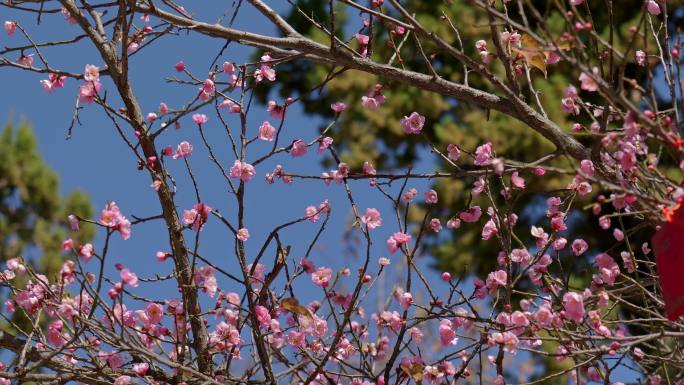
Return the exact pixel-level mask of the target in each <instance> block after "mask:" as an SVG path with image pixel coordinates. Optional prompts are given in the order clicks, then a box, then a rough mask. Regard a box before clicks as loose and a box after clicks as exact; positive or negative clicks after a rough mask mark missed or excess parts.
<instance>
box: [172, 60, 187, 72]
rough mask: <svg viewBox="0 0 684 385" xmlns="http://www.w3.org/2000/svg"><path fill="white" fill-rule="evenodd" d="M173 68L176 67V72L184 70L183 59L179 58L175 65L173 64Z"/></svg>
mask: <svg viewBox="0 0 684 385" xmlns="http://www.w3.org/2000/svg"><path fill="white" fill-rule="evenodd" d="M174 68H176V71H177V72H183V71H185V63H184V62H183V60H181V61H179V62H178V63H176V65H174Z"/></svg>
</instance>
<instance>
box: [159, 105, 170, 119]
mask: <svg viewBox="0 0 684 385" xmlns="http://www.w3.org/2000/svg"><path fill="white" fill-rule="evenodd" d="M168 113H169V106H167V105H166V103H164V102H161V103H159V114H160V115H161V116H164V115H166V114H168Z"/></svg>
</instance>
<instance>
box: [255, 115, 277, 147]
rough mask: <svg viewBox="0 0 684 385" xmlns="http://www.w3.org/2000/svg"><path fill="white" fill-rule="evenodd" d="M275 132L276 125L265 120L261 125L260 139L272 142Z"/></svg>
mask: <svg viewBox="0 0 684 385" xmlns="http://www.w3.org/2000/svg"><path fill="white" fill-rule="evenodd" d="M275 132H276V129H275V127H273V126H272V125H271V123H269V122H268V121H266V120H265V121H264V122H263V123H261V126H259V139H261V140H265V141H267V142H271V141H273V139H274V138H275Z"/></svg>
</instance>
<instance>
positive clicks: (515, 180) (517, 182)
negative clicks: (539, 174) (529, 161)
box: [511, 171, 525, 190]
mask: <svg viewBox="0 0 684 385" xmlns="http://www.w3.org/2000/svg"><path fill="white" fill-rule="evenodd" d="M511 183H512V184H513V187H515V188H518V189H521V190H522V189H524V188H525V179H523V178H522V177H520V175H519V174H518V172H517V171H514V172H513V174H512V175H511Z"/></svg>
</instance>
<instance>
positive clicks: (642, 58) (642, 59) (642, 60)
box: [634, 50, 646, 67]
mask: <svg viewBox="0 0 684 385" xmlns="http://www.w3.org/2000/svg"><path fill="white" fill-rule="evenodd" d="M634 58H635V59H636V62H637V64H638V65H640V66H642V67H644V66H645V65H646V52H644V51H642V50H637V51H636V52H635V53H634Z"/></svg>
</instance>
